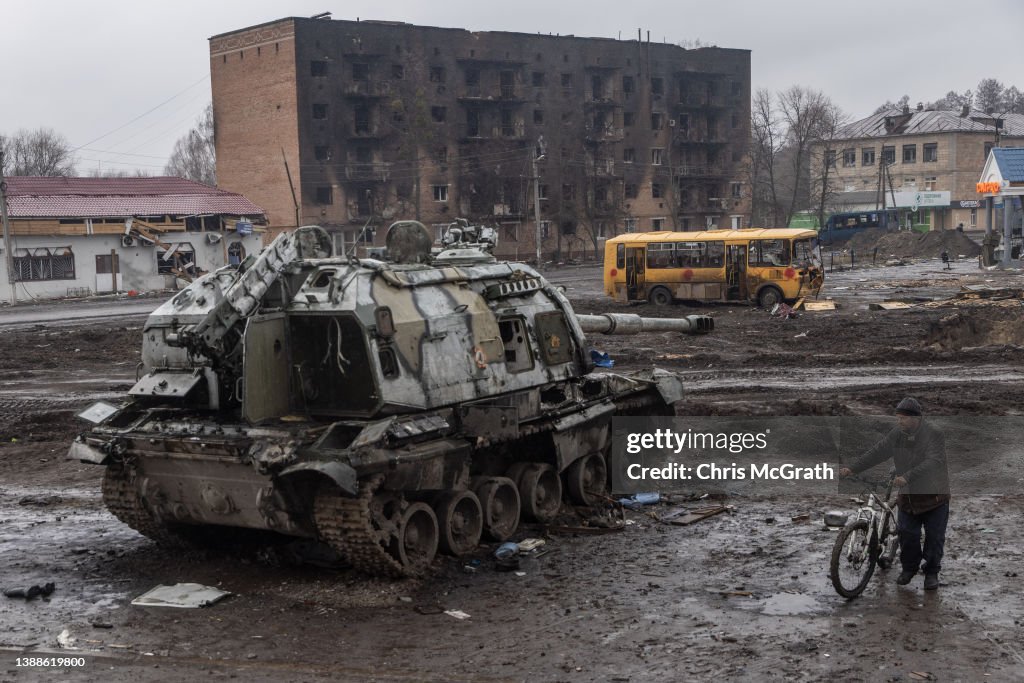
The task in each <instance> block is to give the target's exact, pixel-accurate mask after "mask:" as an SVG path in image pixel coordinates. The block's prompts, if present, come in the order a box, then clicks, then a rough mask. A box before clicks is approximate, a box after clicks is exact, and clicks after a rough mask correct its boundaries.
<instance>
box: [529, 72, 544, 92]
mask: <svg viewBox="0 0 1024 683" xmlns="http://www.w3.org/2000/svg"><path fill="white" fill-rule="evenodd" d="M546 80H547V79H546V78H545V75H544V72H543V71H534V72H533V73H532V74H531V75H530V82H531V83H533V87H535V88H543V87H544V86H545V85H547V83H546Z"/></svg>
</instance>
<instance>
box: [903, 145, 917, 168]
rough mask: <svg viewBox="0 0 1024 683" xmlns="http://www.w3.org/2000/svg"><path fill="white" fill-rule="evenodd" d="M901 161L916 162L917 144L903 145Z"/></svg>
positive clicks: (906, 162)
mask: <svg viewBox="0 0 1024 683" xmlns="http://www.w3.org/2000/svg"><path fill="white" fill-rule="evenodd" d="M903 163H905V164H916V163H917V145H903Z"/></svg>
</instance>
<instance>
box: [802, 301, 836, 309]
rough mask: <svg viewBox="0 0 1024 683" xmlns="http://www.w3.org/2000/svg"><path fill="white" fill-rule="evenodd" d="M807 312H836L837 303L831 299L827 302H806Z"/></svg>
mask: <svg viewBox="0 0 1024 683" xmlns="http://www.w3.org/2000/svg"><path fill="white" fill-rule="evenodd" d="M804 310H805V311H834V310H836V302H835V301H832V300H831V299H827V300H825V301H805V302H804Z"/></svg>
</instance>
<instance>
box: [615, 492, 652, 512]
mask: <svg viewBox="0 0 1024 683" xmlns="http://www.w3.org/2000/svg"><path fill="white" fill-rule="evenodd" d="M659 501H661V494H660V493H634V494H633V495H632V496H627V497H625V498H619V504H620V505H621V506H622V507H625V508H629V509H630V510H639V509H640V508H642V507H643V506H644V505H654V504H655V503H658V502H659Z"/></svg>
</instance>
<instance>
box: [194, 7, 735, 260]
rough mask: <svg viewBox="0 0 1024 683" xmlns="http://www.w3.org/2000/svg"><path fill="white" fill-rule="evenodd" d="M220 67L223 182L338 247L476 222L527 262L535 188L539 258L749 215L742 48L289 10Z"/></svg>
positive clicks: (213, 55)
mask: <svg viewBox="0 0 1024 683" xmlns="http://www.w3.org/2000/svg"><path fill="white" fill-rule="evenodd" d="M210 60H211V61H210V64H211V79H212V87H213V103H214V115H215V121H216V131H217V135H216V147H217V177H218V180H219V182H220V185H221V186H222V187H224V188H225V189H228V190H231V191H235V192H241V193H244V194H245V195H246V196H247V197H251V198H252V199H253V201H255V202H256V203H258V204H259V205H260V206H262V207H264V208H265V209H266V211H267V214H268V217H269V221H270V224H271V226H272V228H279V229H283V228H289V227H292V226H295V225H302V224H309V223H315V224H319V225H322V226H324V227H326V228H327V229H328V230H329V231H331V232H332V233H333V234H334V236H335V241H336V246H337V247H338V248H342V249H346V250H351V249H352V248H353V247H354V246H360V245H364V244H368V243H372V242H375V243H376V244H380V243H382V240H383V236H384V231H383V230H382V229H381V228H383V227H386V226H387V225H388V224H390V222H391V221H393V220H399V219H413V218H415V219H418V220H420V221H422V222H423V223H425V224H426V225H428V227H430V228H431V229H432V230H433V231H434V233H435V234H434V236H435V238H436V237H437V236H439V234H440V231H441V230H443V228H444V226H445V225H447V224H448V223H450V222H451V221H453V220H454V219H455V218H456V217H466V218H468V219H470V220H471V221H473V222H475V223H485V224H487V225H492V226H496V227H499V239H500V243H499V247H498V250H497V253H498V254H500V255H501V256H503V257H507V258H524V259H525V258H528V257H529V256H530V255H532V254H533V253H534V251H535V238H534V236H535V234H536V223H535V221H534V199H535V197H534V195H535V194H536V195H537V198H538V201H539V204H540V217H541V226H540V227H541V230H540V233H541V235H542V240H543V242H542V248H543V251H544V253H545V256H551V255H557V256H560V257H563V258H564V257H581V256H582V257H590V256H593V255H594V254H595V253H600V247H601V243H602V242H603V240H604V239H605V238H607V237H610V236H612V235H615V234H618V233H620V232H624V231H649V230H659V229H678V230H699V229H705V228H707V227H711V226H715V227H746V225H747V223H748V220H749V218H748V217H749V200H748V195H749V192H748V191H747V186H746V185H745V178H746V175H747V174H746V163H747V149H748V140H749V137H750V134H749V133H750V127H749V120H750V116H749V113H750V52H749V51H748V50H736V49H723V48H716V47H705V48H699V49H684V48H682V47H678V46H676V45H669V44H658V43H651V42H649V41H647V40H640V39H639V36H638V38H637V39H633V40H615V39H604V38H577V37H574V36H552V35H540V34H537V35H532V34H522V33H505V32H471V31H467V30H463V29H450V28H435V27H426V26H413V25H409V24H404V23H397V22H379V21H336V20H330V19H327V18H313V19H303V18H287V19H281V20H279V21H275V22H271V23H267V24H263V25H260V26H254V27H250V28H245V29H241V30H238V31H232V32H230V33H225V34H222V35H218V36H215V37H213V38H211V39H210ZM537 157H541V158H539V159H537ZM534 162H536V169H537V176H538V178H539V180H538V182H537V183H534V180H533V166H534ZM535 187H536V192H535V189H534V188H535Z"/></svg>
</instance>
